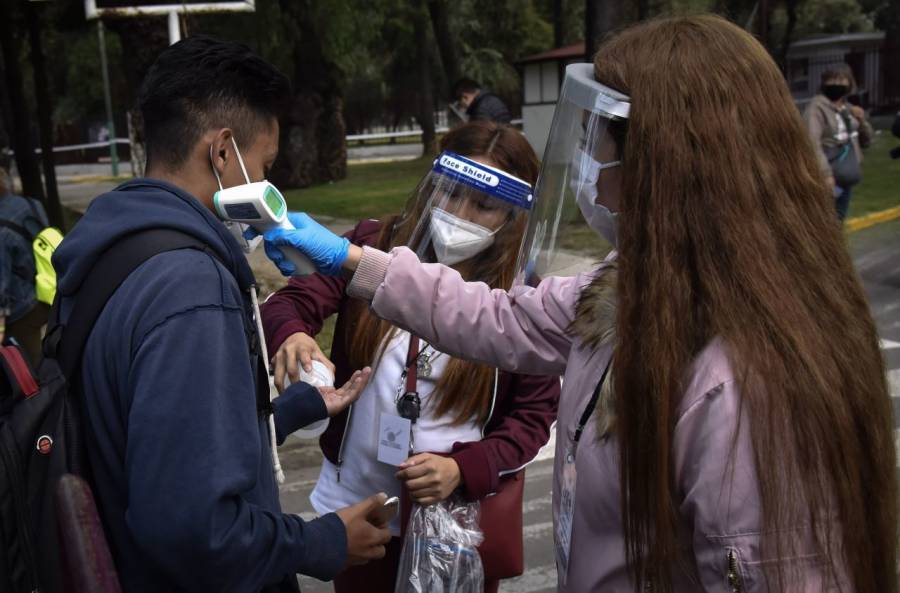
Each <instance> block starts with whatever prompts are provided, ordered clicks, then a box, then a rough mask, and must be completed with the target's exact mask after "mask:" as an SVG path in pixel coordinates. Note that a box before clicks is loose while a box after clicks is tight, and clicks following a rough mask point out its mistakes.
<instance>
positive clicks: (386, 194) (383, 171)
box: [284, 158, 431, 221]
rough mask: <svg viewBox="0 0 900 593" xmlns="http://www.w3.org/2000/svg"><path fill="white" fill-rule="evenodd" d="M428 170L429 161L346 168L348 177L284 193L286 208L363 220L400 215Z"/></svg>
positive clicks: (422, 159)
mask: <svg viewBox="0 0 900 593" xmlns="http://www.w3.org/2000/svg"><path fill="white" fill-rule="evenodd" d="M429 167H431V159H430V158H419V159H415V160H410V161H394V162H388V163H366V164H359V165H349V166H348V167H347V178H346V179H344V180H342V181H338V182H335V183H326V184H322V185H314V186H312V187H308V188H305V189H297V190H290V191H286V192H285V195H284V197H285V199H286V200H287V203H288V208H290V209H291V210H301V211H303V212H308V213H310V214H313V215H315V214H318V215H325V216H330V217H333V218H342V219H346V220H352V221H357V220H363V219H365V218H381V217H383V216H384V215H386V214H393V213H399V212H400V211H401V210H402V209H403V206H404V204H406V200H407V198H408V197H409V195H410V194H411V193H412V191H413V189H415V187H416V184H417V183H419V180H420V179H422V176H423V175H424V174H425V172H426V171H428V169H429Z"/></svg>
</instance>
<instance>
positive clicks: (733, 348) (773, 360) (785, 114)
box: [594, 16, 898, 593]
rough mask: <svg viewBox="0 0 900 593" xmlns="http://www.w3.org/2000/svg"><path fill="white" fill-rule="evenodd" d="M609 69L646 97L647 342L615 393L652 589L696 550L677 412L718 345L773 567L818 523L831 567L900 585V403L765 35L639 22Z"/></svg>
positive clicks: (603, 65)
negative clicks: (682, 528)
mask: <svg viewBox="0 0 900 593" xmlns="http://www.w3.org/2000/svg"><path fill="white" fill-rule="evenodd" d="M594 67H595V75H596V77H597V80H599V81H600V82H602V83H604V84H606V85H608V86H610V87H612V88H615V89H617V90H619V91H622V92H624V93H627V94H628V95H630V96H631V101H632V107H631V117H630V119H629V121H628V124H627V132H626V133H625V140H624V145H623V146H621V147H620V150H621V152H622V159H623V165H624V167H623V171H622V175H623V192H622V195H623V196H624V198H623V202H622V207H621V213H620V216H619V249H620V257H619V266H618V269H619V273H618V293H619V310H618V316H617V333H618V335H619V336H627V337H628V339H622V340H620V341H619V343H618V345H617V350H616V357H615V362H614V372H615V382H614V385H615V392H616V394H617V395H616V401H615V406H616V412H617V421H618V425H619V427H620V435H619V437H620V445H621V453H620V455H621V470H620V471H621V475H620V480H621V485H622V508H623V524H624V527H625V544H626V551H627V558H628V562H629V567H630V570H631V571H632V574H633V575H634V577H635V579H636V581H637V583H638V585H639V586H638V589H636V590H640V591H643V590H644V588H643V587H644V586H646V585H648V584H649V585H651V586H652V589H653V590H655V591H669V590H671V587H672V585H671V575H670V571H671V569H672V567H673V565H675V564H677V563H678V562H679V560H681V559H682V558H680V556H679V553H678V552H677V549H678V545H677V541H676V533H677V532H676V525H677V524H678V511H677V506H676V503H675V500H676V492H677V491H676V486H675V485H674V484H673V469H672V467H673V451H672V439H673V433H674V424H675V415H674V411H675V409H676V407H677V405H678V403H679V399H680V397H681V395H682V393H683V390H684V388H685V381H686V376H687V373H688V366H689V364H690V363H691V361H692V359H694V358H695V357H696V356H697V354H698V353H699V352H700V351H701V350H702V349H703V347H704V346H705V345H707V344H708V343H709V342H710V340H711V339H713V338H714V337H718V338H720V339H721V340H722V342H723V343H724V344H725V345H726V347H727V349H728V353H729V359H730V361H731V363H732V365H733V367H734V370H735V372H736V373H737V377H738V378H739V384H740V389H741V396H742V408H741V414H743V415H746V418H747V419H748V426H749V430H750V442H751V443H752V447H753V451H754V456H755V459H754V461H755V471H756V474H757V476H758V487H759V495H760V497H761V503H762V521H763V554H764V558H765V559H768V560H774V559H776V558H787V557H789V556H791V555H792V551H796V549H797V548H798V546H799V544H798V543H797V542H796V539H797V534H796V533H794V534H792V533H791V532H790V531H788V530H787V529H785V528H786V527H793V526H805V527H811V528H812V531H813V533H814V534H815V539H816V542H815V543H816V545H817V548H818V551H819V553H820V554H821V560H823V561H824V564H823V567H824V569H823V570H824V572H825V574H826V576H830V577H832V578H836V577H835V573H837V574H840V573H842V572H844V571H846V577H847V578H848V579H849V584H850V586H851V587H852V590H854V591H857V592H859V593H863V592H870V591H872V592H874V591H878V592H894V591H896V590H897V583H896V568H897V565H896V549H897V535H898V534H897V498H896V495H897V486H896V480H897V476H896V475H895V471H896V470H895V467H896V463H895V451H894V441H893V431H892V421H891V419H892V410H891V402H890V397H889V394H888V390H887V385H886V380H885V370H884V366H883V362H882V358H881V354H880V351H879V346H878V338H877V333H876V328H875V324H874V322H873V320H872V316H871V314H870V312H869V308H868V305H867V303H866V299H865V296H864V294H863V290H862V288H861V286H860V283H859V280H858V278H857V276H856V273H855V271H854V269H853V265H852V262H851V259H850V257H849V254H848V251H847V248H846V245H845V242H844V239H843V236H842V232H841V228H840V227H839V225H838V223H837V220H836V215H835V212H834V205H833V200H832V199H831V197H830V191H829V188H828V187H826V185H825V183H824V180H823V178H822V176H821V174H820V173H819V170H818V168H817V165H816V160H815V157H814V154H813V150H812V146H811V144H810V140H809V138H808V135H807V133H806V131H805V129H804V127H803V122H802V121H801V118H800V115H799V113H798V112H797V109H796V107H795V106H794V104H793V102H792V100H791V96H790V94H789V92H788V89H787V86H786V84H785V81H784V78H783V77H782V74H781V73H780V72H779V70H778V68H777V67H776V66H775V63H774V62H773V61H772V59H771V58H770V57H769V55H768V54H767V53H766V51H765V49H764V48H763V47H762V46H761V45H760V44H759V43H757V41H756V40H755V39H753V37H752V36H751V35H749V34H748V33H746V32H745V31H743V30H741V29H740V28H738V27H737V26H735V25H733V24H731V23H728V22H727V21H725V20H723V19H720V18H718V17H712V16H695V17H681V18H671V19H664V20H658V21H650V22H647V23H643V24H640V25H638V26H636V27H634V28H630V29H627V30H625V31H623V32H621V33H620V34H619V35H617V36H615V37H614V38H612V39H610V40H609V41H608V42H606V43H605V44H604V45H603V46H602V47H601V48H600V50H599V51H598V53H597V54H596V57H595V59H594ZM723 421H724V419H723ZM736 440H737V437H735V442H736ZM724 562H725V560H724V558H723V566H724ZM786 564H787V563H780V562H776V563H771V564H768V566H770V568H768V569H766V570H767V575H766V578H767V580H768V581H769V583H770V586H771V587H772V588H773V590H779V591H783V590H786V589H787V588H788V585H787V583H788V582H789V581H792V580H793V579H792V578H791V576H792V572H791V570H792V569H791V568H790V567H789V566H786ZM793 576H796V575H793ZM795 584H796V583H795Z"/></svg>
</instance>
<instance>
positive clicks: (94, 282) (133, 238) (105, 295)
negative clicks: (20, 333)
mask: <svg viewBox="0 0 900 593" xmlns="http://www.w3.org/2000/svg"><path fill="white" fill-rule="evenodd" d="M186 248H190V249H198V250H200V251H205V252H206V253H209V254H210V255H212V256H213V257H215V258H216V259H219V260H220V261H221V258H219V256H218V255H217V254H216V253H215V251H214V250H213V249H212V248H211V247H210V246H209V245H208V244H207V243H205V242H203V241H201V240H200V239H198V238H196V237H194V236H193V235H189V234H187V233H183V232H181V231H176V230H174V229H166V228H158V229H148V230H145V231H141V232H138V233H135V234H133V235H129V236H127V237H125V238H124V239H121V240H119V241H117V242H116V243H114V244H112V245H111V246H109V247H108V248H107V249H106V251H104V252H103V254H102V255H100V257H99V258H98V259H97V261H96V262H95V263H94V265H93V267H92V268H91V271H90V272H89V273H88V275H87V276H86V277H85V279H84V281H83V282H82V285H81V288H80V289H79V291H78V295H77V296H76V297H75V303H74V305H73V308H72V312H71V314H70V315H69V320H68V323H67V324H66V325H65V326H60V325H59V324H58V319H59V312H58V307H59V299H57V301H56V302H55V303H54V305H53V309H54V311H53V312H52V313H51V317H50V322H51V324H52V325H53V326H55V327H53V330H52V331H53V333H54V334H55V335H54V339H52V342H51V344H50V345H49V346H50V350H51V351H50V352H46V350H45V353H46V354H48V355H50V356H53V357H54V358H56V359H57V360H58V361H59V364H60V366H61V367H62V370H63V373H64V374H65V376H66V378H67V379H69V380H72V377H73V374H74V372H75V371H76V369H77V367H78V365H79V363H80V361H81V354H82V351H83V350H84V346H85V344H86V343H87V339H88V336H89V335H90V333H91V330H92V329H93V328H94V323H95V322H96V321H97V318H98V317H100V313H101V312H102V311H103V308H104V307H105V306H106V302H107V301H108V300H109V298H110V297H111V296H112V295H113V293H114V292H115V291H116V289H118V288H119V286H120V285H121V284H122V282H124V281H125V279H126V278H127V277H128V275H129V274H131V272H133V271H134V270H135V269H136V268H137V267H138V266H140V265H141V264H142V263H144V262H145V261H147V260H148V259H150V258H151V257H153V256H154V255H158V254H160V253H164V252H166V251H174V250H176V249H186ZM60 331H61V332H62V334H60V333H59V332H60ZM48 337H50V336H48ZM45 347H46V345H45ZM54 350H55V353H54V352H53V351H54Z"/></svg>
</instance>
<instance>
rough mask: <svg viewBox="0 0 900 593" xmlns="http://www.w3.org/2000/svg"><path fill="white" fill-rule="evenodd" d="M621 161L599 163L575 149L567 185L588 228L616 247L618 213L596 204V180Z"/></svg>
mask: <svg viewBox="0 0 900 593" xmlns="http://www.w3.org/2000/svg"><path fill="white" fill-rule="evenodd" d="M621 164H622V161H611V162H609V163H601V162H600V161H598V160H596V159H594V158H593V157H592V156H591V155H589V154H587V153H586V152H584V151H583V150H581V149H580V148H576V149H575V156H574V158H573V160H572V163H571V167H570V169H571V173H570V177H569V183H570V184H571V185H570V186H571V188H572V191H573V192H575V200H576V202H578V208H579V209H580V210H581V215H582V216H584V219H585V220H586V221H587V223H588V226H590V227H591V228H592V229H594V232H596V233H598V234H599V235H600V236H601V237H603V238H604V239H606V240H607V241H609V242H610V244H611V245H612V246H613V247H616V239H617V238H618V237H617V235H618V233H617V229H618V221H617V220H616V219H617V218H618V216H619V215H618V213H614V212H611V211H610V210H609V208H607V207H606V206H604V205H602V204H598V203H597V180H598V179H600V171H602V170H604V169H610V168H612V167H618V166H619V165H621Z"/></svg>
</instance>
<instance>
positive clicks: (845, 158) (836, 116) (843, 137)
mask: <svg viewBox="0 0 900 593" xmlns="http://www.w3.org/2000/svg"><path fill="white" fill-rule="evenodd" d="M855 88H856V81H855V80H854V78H853V72H852V71H851V70H850V67H849V66H847V65H846V64H841V65H840V66H837V67H835V68H830V69H828V70H826V71H825V72H824V73H823V74H822V86H821V89H820V93H819V94H818V95H816V96H815V97H813V98H812V100H811V101H810V102H809V105H808V106H807V107H806V111H805V112H804V118H805V120H806V125H807V128H808V129H809V134H810V136H811V137H812V140H813V146H815V148H816V154H817V155H818V157H819V164H820V168H821V170H822V174H823V175H824V176H825V178H826V179H827V180H828V184H829V185H830V186H831V188H832V190H833V191H834V200H835V208H836V210H837V215H838V219H839V220H840V221H841V222H843V220H844V219H845V218H846V217H847V211H848V209H849V207H850V197H851V190H852V188H853V186H855V185H856V184H857V183H859V182H860V181H861V179H862V168H861V166H862V157H863V155H862V149H863V148H865V147H867V146H868V145H869V143H870V142H871V138H872V126H871V124H869V122H868V120H866V113H865V111H863V109H862V107H859V106H858V105H851V104H850V103H849V102H848V101H847V96H848V95H849V94H850V93H851V92H853V91H854V90H855Z"/></svg>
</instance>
